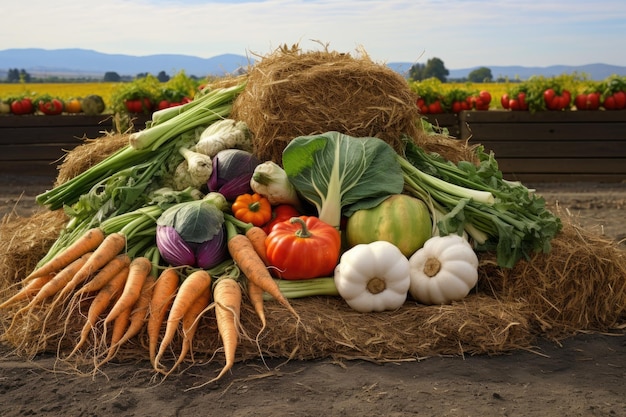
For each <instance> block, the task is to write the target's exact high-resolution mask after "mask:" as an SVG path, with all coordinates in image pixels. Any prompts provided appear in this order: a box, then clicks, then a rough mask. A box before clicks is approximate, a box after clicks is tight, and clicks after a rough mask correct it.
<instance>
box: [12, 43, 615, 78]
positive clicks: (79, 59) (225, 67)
mask: <svg viewBox="0 0 626 417" xmlns="http://www.w3.org/2000/svg"><path fill="white" fill-rule="evenodd" d="M253 63H254V59H252V58H249V57H246V56H243V55H237V54H222V55H217V56H214V57H211V58H200V57H196V56H189V55H176V54H157V55H146V56H134V55H123V54H105V53H101V52H97V51H93V50H88V49H77V48H74V49H53V50H48V49H40V48H25V49H5V50H1V51H0V79H4V78H6V73H7V71H8V70H9V69H14V68H17V69H20V70H21V69H24V70H25V71H27V72H28V73H29V74H30V75H31V76H35V77H46V76H57V77H60V78H63V77H83V78H102V77H103V76H104V73H105V72H116V73H118V74H119V75H120V76H135V75H137V74H140V73H151V74H155V75H156V74H158V73H159V72H161V71H165V73H167V74H169V75H173V74H176V73H177V72H179V71H183V70H184V71H185V73H186V74H187V75H189V76H196V77H205V76H207V75H213V76H220V75H226V74H232V73H234V72H236V71H238V70H240V69H241V68H245V67H247V66H249V65H250V64H253ZM412 65H413V63H410V62H389V63H387V66H389V68H391V69H393V70H394V71H397V72H398V73H400V74H403V75H406V74H408V71H409V69H410V68H411V66H412ZM483 66H484V67H487V68H489V69H490V70H491V74H492V76H493V77H494V79H497V78H505V79H511V80H513V79H519V80H524V79H528V78H529V77H531V76H533V75H536V76H545V77H552V76H557V75H561V74H572V73H578V74H580V75H582V74H585V75H586V76H587V77H589V78H590V79H592V80H596V81H600V80H603V79H605V78H607V77H609V76H610V75H614V74H616V75H626V67H622V66H616V65H608V64H601V63H598V64H589V65H580V66H570V65H553V66H548V67H524V66H489V65H483ZM476 68H478V67H472V68H461V69H449V75H448V78H449V79H451V80H453V79H463V78H467V76H468V74H469V73H470V72H471V71H473V70H475V69H476Z"/></svg>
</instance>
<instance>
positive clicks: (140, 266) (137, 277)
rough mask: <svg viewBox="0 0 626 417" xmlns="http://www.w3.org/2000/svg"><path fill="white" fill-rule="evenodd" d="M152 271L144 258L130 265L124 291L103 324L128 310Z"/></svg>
mask: <svg viewBox="0 0 626 417" xmlns="http://www.w3.org/2000/svg"><path fill="white" fill-rule="evenodd" d="M151 270H152V261H151V260H150V259H148V258H146V257H144V256H139V257H137V258H135V259H133V261H132V262H131V263H130V266H129V269H128V278H127V279H126V284H125V285H124V291H123V292H122V295H120V298H118V299H117V301H116V302H115V304H114V305H113V308H111V311H109V314H108V315H107V317H106V318H105V319H104V324H108V323H110V322H112V321H113V320H115V318H116V317H117V316H118V315H119V314H120V313H121V312H122V311H124V310H130V309H131V308H132V306H133V305H134V304H135V303H136V302H137V300H138V299H139V296H140V295H141V288H142V287H143V283H144V282H145V281H146V278H147V277H148V275H150V271H151Z"/></svg>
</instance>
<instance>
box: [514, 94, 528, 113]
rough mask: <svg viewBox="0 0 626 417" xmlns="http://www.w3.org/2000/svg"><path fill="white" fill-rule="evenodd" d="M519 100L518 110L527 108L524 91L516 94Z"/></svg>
mask: <svg viewBox="0 0 626 417" xmlns="http://www.w3.org/2000/svg"><path fill="white" fill-rule="evenodd" d="M517 100H518V101H519V107H520V110H528V103H526V93H524V92H523V91H522V92H521V93H519V94H518V95H517Z"/></svg>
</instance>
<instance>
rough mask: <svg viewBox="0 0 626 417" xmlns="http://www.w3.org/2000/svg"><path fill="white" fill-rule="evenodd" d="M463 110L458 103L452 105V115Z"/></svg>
mask: <svg viewBox="0 0 626 417" xmlns="http://www.w3.org/2000/svg"><path fill="white" fill-rule="evenodd" d="M461 110H463V106H462V104H461V102H460V101H455V102H453V103H452V113H460V112H461Z"/></svg>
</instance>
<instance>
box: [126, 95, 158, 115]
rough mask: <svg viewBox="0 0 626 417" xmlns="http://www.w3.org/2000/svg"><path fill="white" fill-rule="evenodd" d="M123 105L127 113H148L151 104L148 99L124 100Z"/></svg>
mask: <svg viewBox="0 0 626 417" xmlns="http://www.w3.org/2000/svg"><path fill="white" fill-rule="evenodd" d="M124 105H125V106H126V110H128V112H129V113H148V112H149V111H150V110H152V102H151V101H150V99H149V98H147V97H145V98H142V99H134V100H125V101H124Z"/></svg>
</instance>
